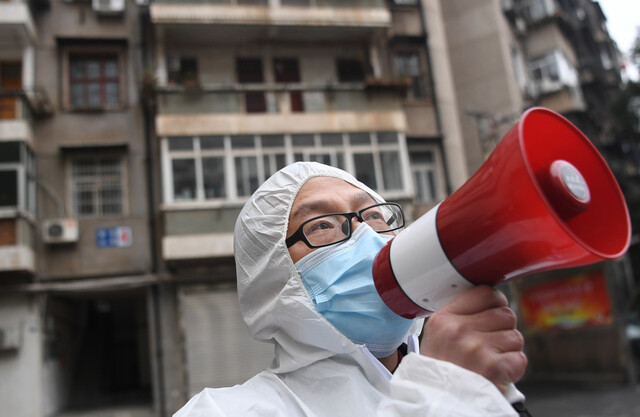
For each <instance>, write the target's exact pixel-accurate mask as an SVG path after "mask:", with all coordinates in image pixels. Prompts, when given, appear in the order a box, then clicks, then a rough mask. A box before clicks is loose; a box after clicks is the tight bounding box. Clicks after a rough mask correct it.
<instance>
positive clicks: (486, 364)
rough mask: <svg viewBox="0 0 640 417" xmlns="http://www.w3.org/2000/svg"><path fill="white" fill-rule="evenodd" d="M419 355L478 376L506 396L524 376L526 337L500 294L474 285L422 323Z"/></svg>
mask: <svg viewBox="0 0 640 417" xmlns="http://www.w3.org/2000/svg"><path fill="white" fill-rule="evenodd" d="M424 333H425V334H424V338H423V343H422V345H421V346H420V353H421V354H423V355H425V356H429V357H431V358H434V359H440V360H444V361H447V362H452V363H454V364H456V365H458V366H461V367H463V368H466V369H468V370H470V371H473V372H476V373H478V374H480V375H482V376H484V377H485V378H487V379H488V380H489V381H491V382H493V383H494V384H495V385H496V387H498V389H499V390H500V391H501V392H503V393H504V392H505V391H506V389H507V387H508V386H509V384H510V383H511V382H516V381H518V380H519V379H520V378H522V376H523V375H524V372H525V369H526V367H527V358H526V356H525V355H524V353H522V347H523V345H524V338H523V337H522V334H521V333H520V332H519V331H518V330H516V315H515V313H514V312H513V311H512V310H511V309H510V308H509V307H508V302H507V298H506V297H505V296H504V294H502V293H501V292H500V291H498V290H496V289H494V288H492V287H488V286H485V285H481V286H477V287H473V288H471V289H469V290H467V291H465V292H464V293H462V294H460V295H459V296H458V297H456V298H455V299H454V300H453V301H451V302H450V303H448V304H447V305H445V306H444V307H442V308H441V309H440V310H438V311H437V312H435V313H434V314H433V315H431V317H429V319H428V320H427V321H426V322H425V325H424Z"/></svg>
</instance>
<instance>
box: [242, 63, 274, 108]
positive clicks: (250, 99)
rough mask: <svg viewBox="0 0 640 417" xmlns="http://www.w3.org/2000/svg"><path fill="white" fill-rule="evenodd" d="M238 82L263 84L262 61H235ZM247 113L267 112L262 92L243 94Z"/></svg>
mask: <svg viewBox="0 0 640 417" xmlns="http://www.w3.org/2000/svg"><path fill="white" fill-rule="evenodd" d="M236 73H237V77H238V82H239V83H243V84H253V83H263V82H264V76H263V71H262V60H261V59H260V58H238V59H237V60H236ZM244 97H245V109H246V111H247V113H264V112H266V111H267V100H266V97H265V94H264V92H263V91H247V92H246V93H244Z"/></svg>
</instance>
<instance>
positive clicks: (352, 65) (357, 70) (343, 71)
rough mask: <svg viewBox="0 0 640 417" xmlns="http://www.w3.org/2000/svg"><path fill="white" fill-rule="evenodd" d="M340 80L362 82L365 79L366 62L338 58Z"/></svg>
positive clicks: (343, 81) (342, 81)
mask: <svg viewBox="0 0 640 417" xmlns="http://www.w3.org/2000/svg"><path fill="white" fill-rule="evenodd" d="M337 66H338V80H339V81H340V82H341V83H361V82H363V81H364V64H363V63H362V61H360V60H357V59H338V61H337Z"/></svg>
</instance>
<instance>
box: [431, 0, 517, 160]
mask: <svg viewBox="0 0 640 417" xmlns="http://www.w3.org/2000/svg"><path fill="white" fill-rule="evenodd" d="M442 9H443V17H444V23H445V27H446V33H447V42H448V45H449V50H450V55H451V64H452V65H451V68H452V73H453V79H454V83H455V92H456V96H457V99H458V103H459V111H460V121H461V125H462V129H463V135H464V138H465V152H466V155H467V161H468V167H469V171H470V172H475V171H476V170H477V169H478V168H479V167H480V165H482V163H483V162H484V160H485V158H486V156H487V155H486V153H485V152H484V151H483V148H482V143H481V137H480V134H479V131H478V129H479V126H478V124H477V122H476V119H474V118H473V117H472V116H471V115H469V114H468V112H469V111H470V112H474V113H483V114H486V115H487V116H495V117H500V116H504V115H510V114H519V112H520V111H521V110H522V105H523V99H522V94H521V92H520V90H519V87H518V86H517V84H516V82H515V77H514V69H513V64H512V61H511V56H510V54H511V48H512V47H516V48H517V47H518V43H517V41H516V40H515V39H514V37H513V34H512V32H511V30H510V28H509V26H508V23H507V21H506V19H505V18H504V16H503V14H502V10H501V8H500V2H499V1H496V0H481V1H466V0H453V1H443V2H442ZM506 130H507V129H506V128H504V129H501V130H500V131H499V132H497V135H502V134H504V133H506Z"/></svg>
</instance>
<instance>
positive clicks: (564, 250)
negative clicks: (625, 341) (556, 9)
mask: <svg viewBox="0 0 640 417" xmlns="http://www.w3.org/2000/svg"><path fill="white" fill-rule="evenodd" d="M630 240H631V225H630V219H629V212H628V210H627V206H626V204H625V200H624V197H623V195H622V192H621V191H620V188H619V186H618V183H617V182H616V180H615V178H614V176H613V174H612V173H611V171H610V170H609V167H608V166H607V164H606V163H605V161H604V159H603V158H602V156H601V155H600V154H599V153H598V151H597V150H596V148H595V147H594V146H593V145H592V144H591V142H590V141H589V140H588V139H587V138H586V137H585V136H584V135H583V134H582V132H580V130H578V128H576V127H575V126H574V125H573V124H572V123H571V122H569V121H568V120H567V119H565V118H564V117H562V116H560V115H559V114H557V113H554V112H553V111H551V110H548V109H545V108H541V107H536V108H531V109H529V110H527V111H525V112H524V113H523V114H522V116H521V117H520V119H519V121H518V122H517V123H516V124H515V126H513V127H512V128H511V130H509V132H508V133H507V134H506V135H505V136H504V137H503V138H502V140H501V141H500V143H499V144H498V146H496V148H495V150H494V151H493V152H492V153H491V155H490V156H489V158H488V159H487V161H486V162H485V163H484V164H483V165H482V166H481V167H480V169H479V170H478V171H477V172H476V173H475V174H474V175H473V176H472V177H471V178H470V179H469V180H468V181H467V182H466V183H465V184H464V185H463V186H462V187H460V189H458V190H457V191H456V192H455V193H453V194H452V195H451V196H450V197H448V198H447V199H445V200H444V201H443V202H441V203H440V204H438V205H437V206H436V207H434V208H433V209H431V210H430V211H429V212H427V213H426V214H425V215H423V216H422V217H420V218H419V219H418V220H416V221H415V222H414V223H412V224H411V225H409V226H408V227H407V228H406V229H405V230H403V231H402V232H400V233H399V234H398V235H397V236H395V237H394V238H393V239H392V240H391V241H390V242H388V243H387V244H386V245H385V246H384V247H383V248H382V250H381V251H380V253H378V255H377V256H376V258H375V261H374V264H373V278H374V282H375V285H376V289H377V290H378V293H379V294H380V297H381V298H382V299H383V300H384V302H385V304H386V305H387V306H388V307H389V308H390V309H391V310H393V311H394V312H396V313H397V314H399V315H401V316H403V317H406V318H415V317H425V316H428V315H429V314H431V313H432V312H434V311H436V310H437V309H438V308H440V307H441V306H443V305H444V304H446V303H447V302H449V301H450V300H451V299H453V298H454V297H455V296H456V295H458V294H459V293H461V292H462V291H464V290H465V289H466V288H469V287H471V286H474V285H479V284H487V285H496V284H499V283H501V282H503V281H506V280H509V279H513V278H516V277H520V276H523V275H528V274H531V273H534V272H541V271H546V270H551V269H559V268H568V267H576V266H581V265H587V264H590V263H595V262H599V261H603V260H609V259H615V258H618V257H620V256H622V255H623V254H624V253H625V251H626V250H627V249H628V247H629V243H630Z"/></svg>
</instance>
